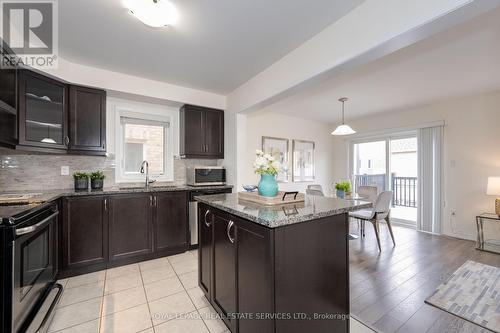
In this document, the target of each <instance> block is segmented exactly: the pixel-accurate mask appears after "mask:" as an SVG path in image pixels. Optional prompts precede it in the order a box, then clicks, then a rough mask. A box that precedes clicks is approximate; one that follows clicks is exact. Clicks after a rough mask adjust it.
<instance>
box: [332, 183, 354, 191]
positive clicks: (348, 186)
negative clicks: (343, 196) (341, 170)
mask: <svg viewBox="0 0 500 333" xmlns="http://www.w3.org/2000/svg"><path fill="white" fill-rule="evenodd" d="M335 189H336V190H337V191H343V192H345V193H349V192H351V184H350V183H349V182H340V183H337V184H335Z"/></svg>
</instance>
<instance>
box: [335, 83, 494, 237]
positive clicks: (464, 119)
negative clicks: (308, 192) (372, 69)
mask: <svg viewBox="0 0 500 333" xmlns="http://www.w3.org/2000/svg"><path fill="white" fill-rule="evenodd" d="M442 120H444V122H445V131H444V198H445V205H446V206H445V208H444V210H443V212H444V213H443V232H444V234H447V235H450V236H454V237H459V238H466V239H471V240H474V239H475V238H476V226H475V216H476V215H477V214H479V213H481V212H492V211H494V198H492V197H489V196H487V195H486V194H485V193H486V184H487V177H488V176H495V175H497V176H500V149H499V147H500V146H499V143H500V129H499V125H500V91H495V92H491V93H485V94H480V95H474V96H468V97H463V98H456V99H452V100H446V101H442V102H437V103H433V104H431V105H428V106H425V107H420V108H415V109H410V110H403V111H399V112H390V113H383V114H377V115H373V116H370V117H364V118H362V119H357V120H352V121H349V124H350V125H351V126H352V127H353V128H354V129H355V130H357V131H358V133H359V134H361V135H362V134H367V133H370V132H377V131H382V130H386V129H396V128H402V127H408V126H409V127H411V126H414V125H418V124H423V123H428V122H433V121H442ZM334 141H335V142H334V150H333V155H335V156H336V157H337V158H335V159H334V160H333V162H334V166H333V170H334V177H336V178H342V177H345V176H346V175H348V174H349V171H348V170H347V164H346V163H345V162H344V161H345V156H347V145H346V142H345V141H344V140H343V139H334ZM452 211H456V216H452ZM497 232H498V233H496V234H498V235H500V230H498V231H497ZM499 239H500V238H499Z"/></svg>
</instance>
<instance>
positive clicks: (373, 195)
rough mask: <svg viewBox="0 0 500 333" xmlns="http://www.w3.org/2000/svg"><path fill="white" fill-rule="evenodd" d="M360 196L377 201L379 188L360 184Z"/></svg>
mask: <svg viewBox="0 0 500 333" xmlns="http://www.w3.org/2000/svg"><path fill="white" fill-rule="evenodd" d="M357 194H358V196H360V197H363V198H364V199H365V201H369V202H372V203H375V201H376V200H377V195H378V189H377V186H366V185H363V186H360V187H358V191H357Z"/></svg>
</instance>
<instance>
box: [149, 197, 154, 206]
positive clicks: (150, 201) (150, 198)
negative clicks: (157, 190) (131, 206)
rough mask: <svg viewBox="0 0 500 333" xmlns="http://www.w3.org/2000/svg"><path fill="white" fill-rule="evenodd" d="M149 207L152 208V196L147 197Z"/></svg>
mask: <svg viewBox="0 0 500 333" xmlns="http://www.w3.org/2000/svg"><path fill="white" fill-rule="evenodd" d="M149 205H150V206H151V207H153V196H152V195H150V196H149Z"/></svg>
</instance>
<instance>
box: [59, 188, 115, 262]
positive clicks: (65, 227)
mask: <svg viewBox="0 0 500 333" xmlns="http://www.w3.org/2000/svg"><path fill="white" fill-rule="evenodd" d="M105 200H106V198H105V197H103V196H86V197H73V198H64V200H63V218H62V228H61V229H62V230H61V235H62V239H61V246H60V249H61V252H62V267H61V269H62V270H72V269H78V268H81V267H85V266H89V265H96V264H105V263H106V262H107V261H108V218H107V212H106V207H105V205H106V203H105Z"/></svg>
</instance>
